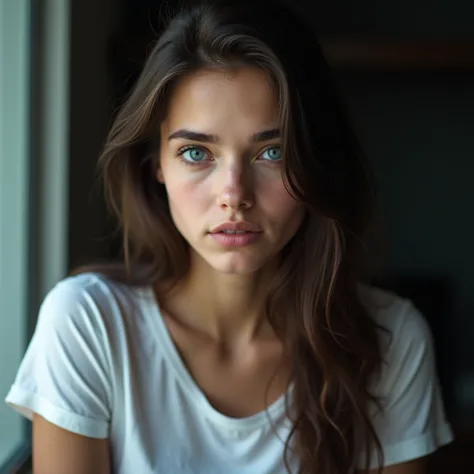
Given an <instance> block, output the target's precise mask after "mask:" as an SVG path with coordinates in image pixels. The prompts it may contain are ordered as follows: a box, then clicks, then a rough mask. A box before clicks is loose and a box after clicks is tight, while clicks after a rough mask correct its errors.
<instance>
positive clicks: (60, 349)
mask: <svg viewBox="0 0 474 474" xmlns="http://www.w3.org/2000/svg"><path fill="white" fill-rule="evenodd" d="M362 297H363V298H364V300H365V301H367V304H369V301H373V302H374V303H373V304H372V303H371V305H372V306H371V308H370V311H371V312H372V314H373V316H374V318H375V319H376V320H377V321H378V322H379V323H380V324H382V325H383V326H385V327H386V328H387V329H389V330H390V331H391V333H392V338H391V339H389V338H388V337H387V336H384V335H382V334H383V333H381V337H382V338H383V341H382V342H383V348H384V349H383V351H384V357H385V359H386V362H387V364H386V366H385V368H384V369H383V373H382V375H381V376H380V377H379V378H378V379H377V380H376V381H375V382H374V384H375V385H374V387H373V390H372V392H374V393H375V394H378V395H381V396H384V397H386V401H385V404H384V412H383V414H377V413H376V412H375V410H374V412H373V423H374V426H375V429H376V431H377V433H378V436H379V438H380V441H381V444H382V447H383V450H384V454H385V464H386V465H390V464H396V463H400V462H404V461H408V460H411V459H414V458H417V457H421V456H424V455H426V454H428V453H431V452H432V451H434V450H435V449H436V448H437V447H439V446H441V445H443V444H446V443H448V442H450V441H451V440H452V433H451V429H450V426H449V425H448V423H447V422H446V419H445V415H444V410H443V404H442V400H441V396H440V390H439V386H438V380H437V376H436V373H435V366H434V355H433V344H432V339H431V334H430V331H429V329H428V326H427V324H426V322H425V321H424V319H423V318H422V317H421V316H420V314H419V313H418V312H417V311H416V309H415V308H414V306H413V305H412V304H411V303H410V302H409V301H407V300H403V299H401V298H398V297H396V296H394V295H391V294H388V293H385V292H382V291H380V290H374V289H368V288H364V289H362ZM375 302H376V304H375ZM285 397H290V399H291V389H290V390H289V391H288V392H287V394H285V395H284V396H282V397H281V398H280V399H279V400H277V401H276V402H275V403H273V404H272V405H271V406H270V407H269V409H268V413H267V412H261V413H258V414H256V415H254V416H251V417H248V418H241V419H234V418H230V417H228V416H224V415H223V414H221V413H219V412H218V411H217V410H215V409H214V408H213V407H212V406H211V404H210V403H209V402H208V400H207V399H206V397H205V396H204V394H203V392H202V391H201V390H200V389H199V387H198V386H197V384H196V383H195V382H194V380H193V378H192V377H191V375H190V374H189V372H188V370H187V369H186V366H185V365H184V363H183V362H182V360H181V358H180V356H179V353H178V352H177V349H176V347H175V345H174V343H173V341H172V339H171V337H170V334H169V333H168V330H167V327H166V325H165V323H164V320H163V318H162V316H161V314H160V310H159V307H158V305H157V302H156V300H155V297H154V292H153V291H152V289H151V288H147V287H142V288H132V287H129V286H126V285H123V284H118V283H115V282H112V281H110V280H107V279H106V278H104V277H101V276H99V275H96V274H91V273H89V274H83V275H79V276H75V277H71V278H68V279H66V280H63V281H62V282H60V283H59V284H57V285H56V287H55V288H54V289H53V290H51V292H50V293H49V294H48V296H47V297H46V299H45V301H44V302H43V305H42V307H41V310H40V314H39V318H38V323H37V327H36V330H35V333H34V336H33V338H32V340H31V342H30V345H29V347H28V350H27V352H26V354H25V357H24V359H23V361H22V363H21V366H20V368H19V371H18V374H17V376H16V380H15V382H14V384H13V386H12V387H11V390H10V392H9V393H8V396H7V398H6V402H7V403H8V404H10V405H11V406H12V407H13V408H15V409H16V410H18V411H19V412H20V413H22V414H23V415H25V416H26V417H28V418H30V419H31V417H32V413H33V412H36V413H38V414H39V415H41V416H42V417H44V418H46V419H47V420H49V421H50V422H52V423H54V424H56V425H58V426H60V427H62V428H64V429H66V430H69V431H72V432H75V433H79V434H81V435H84V436H89V437H93V438H109V439H110V441H111V445H112V456H113V459H112V464H113V472H114V474H131V473H135V472H139V473H140V474H178V473H179V474H222V473H226V474H284V473H286V470H285V467H284V464H283V450H284V442H285V440H286V438H287V436H288V434H289V431H290V429H291V423H290V421H289V420H288V419H287V418H286V415H285V401H286V399H285ZM269 417H270V418H271V420H272V421H273V423H271V422H270V420H269ZM272 424H275V426H276V429H277V432H276V433H275V431H274V426H272ZM374 460H375V459H374ZM361 462H362V460H361ZM291 465H292V472H294V473H296V472H297V465H298V462H297V460H296V459H291Z"/></svg>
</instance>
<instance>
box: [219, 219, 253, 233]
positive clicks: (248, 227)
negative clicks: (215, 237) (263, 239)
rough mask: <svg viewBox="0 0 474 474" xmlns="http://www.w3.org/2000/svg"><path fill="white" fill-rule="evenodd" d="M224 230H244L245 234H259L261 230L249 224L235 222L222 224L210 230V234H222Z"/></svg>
mask: <svg viewBox="0 0 474 474" xmlns="http://www.w3.org/2000/svg"><path fill="white" fill-rule="evenodd" d="M226 230H245V231H247V232H261V231H262V229H260V227H258V226H257V225H255V224H252V223H251V222H246V221H237V222H232V221H228V222H224V223H222V224H219V225H218V226H216V227H214V228H213V229H212V230H211V234H216V233H217V232H224V231H226Z"/></svg>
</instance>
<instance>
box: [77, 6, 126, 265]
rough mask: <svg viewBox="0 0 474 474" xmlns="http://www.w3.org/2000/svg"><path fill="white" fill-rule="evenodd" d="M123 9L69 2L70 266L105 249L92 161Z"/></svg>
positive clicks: (107, 115)
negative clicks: (111, 44)
mask: <svg viewBox="0 0 474 474" xmlns="http://www.w3.org/2000/svg"><path fill="white" fill-rule="evenodd" d="M121 11H122V9H121V2H120V1H117V0H115V1H114V0H81V1H80V2H71V57H72V59H71V79H70V80H71V104H70V107H71V115H70V120H71V135H70V157H71V159H70V173H69V186H70V190H71V191H70V202H69V215H70V228H69V238H68V241H69V266H70V267H74V266H76V265H78V264H83V263H85V262H87V263H90V261H91V260H96V259H98V258H100V257H102V256H104V255H107V253H108V248H107V246H108V243H107V242H105V241H104V240H103V236H104V233H105V232H106V231H107V228H108V227H107V225H106V210H105V206H104V204H103V194H102V189H101V188H100V186H99V184H98V181H97V173H96V165H97V158H98V156H99V154H100V151H101V148H102V145H103V142H104V139H105V135H106V133H107V130H108V127H109V124H110V120H111V114H112V108H113V106H114V103H113V100H112V87H111V82H112V78H111V74H110V70H111V67H110V54H109V48H110V41H111V38H112V37H113V36H114V34H115V32H116V30H117V27H118V24H119V20H120V16H121Z"/></svg>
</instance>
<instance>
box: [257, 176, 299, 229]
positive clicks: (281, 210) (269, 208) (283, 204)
mask: <svg viewBox="0 0 474 474" xmlns="http://www.w3.org/2000/svg"><path fill="white" fill-rule="evenodd" d="M260 202H261V203H262V206H263V207H264V208H265V210H266V213H267V214H268V215H271V216H275V217H277V218H278V220H281V221H282V222H288V220H291V221H293V220H295V221H299V220H302V218H303V215H304V206H303V205H302V204H301V203H299V202H298V201H297V200H295V199H294V198H293V197H292V196H291V194H290V193H289V192H288V191H287V189H286V188H285V185H284V184H283V181H282V180H278V181H274V182H273V183H268V182H267V184H266V186H265V187H263V188H262V192H261V196H260Z"/></svg>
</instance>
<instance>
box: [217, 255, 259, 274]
mask: <svg viewBox="0 0 474 474" xmlns="http://www.w3.org/2000/svg"><path fill="white" fill-rule="evenodd" d="M267 263H268V262H266V261H264V260H262V259H261V258H255V257H254V258H248V257H247V258H245V257H243V256H242V255H225V256H222V258H219V259H215V260H214V259H213V261H208V264H209V265H210V266H211V267H212V268H214V270H216V271H217V272H219V273H224V274H226V275H250V274H252V273H256V272H258V271H259V270H261V269H262V268H263V267H265V266H266V264H267Z"/></svg>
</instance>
